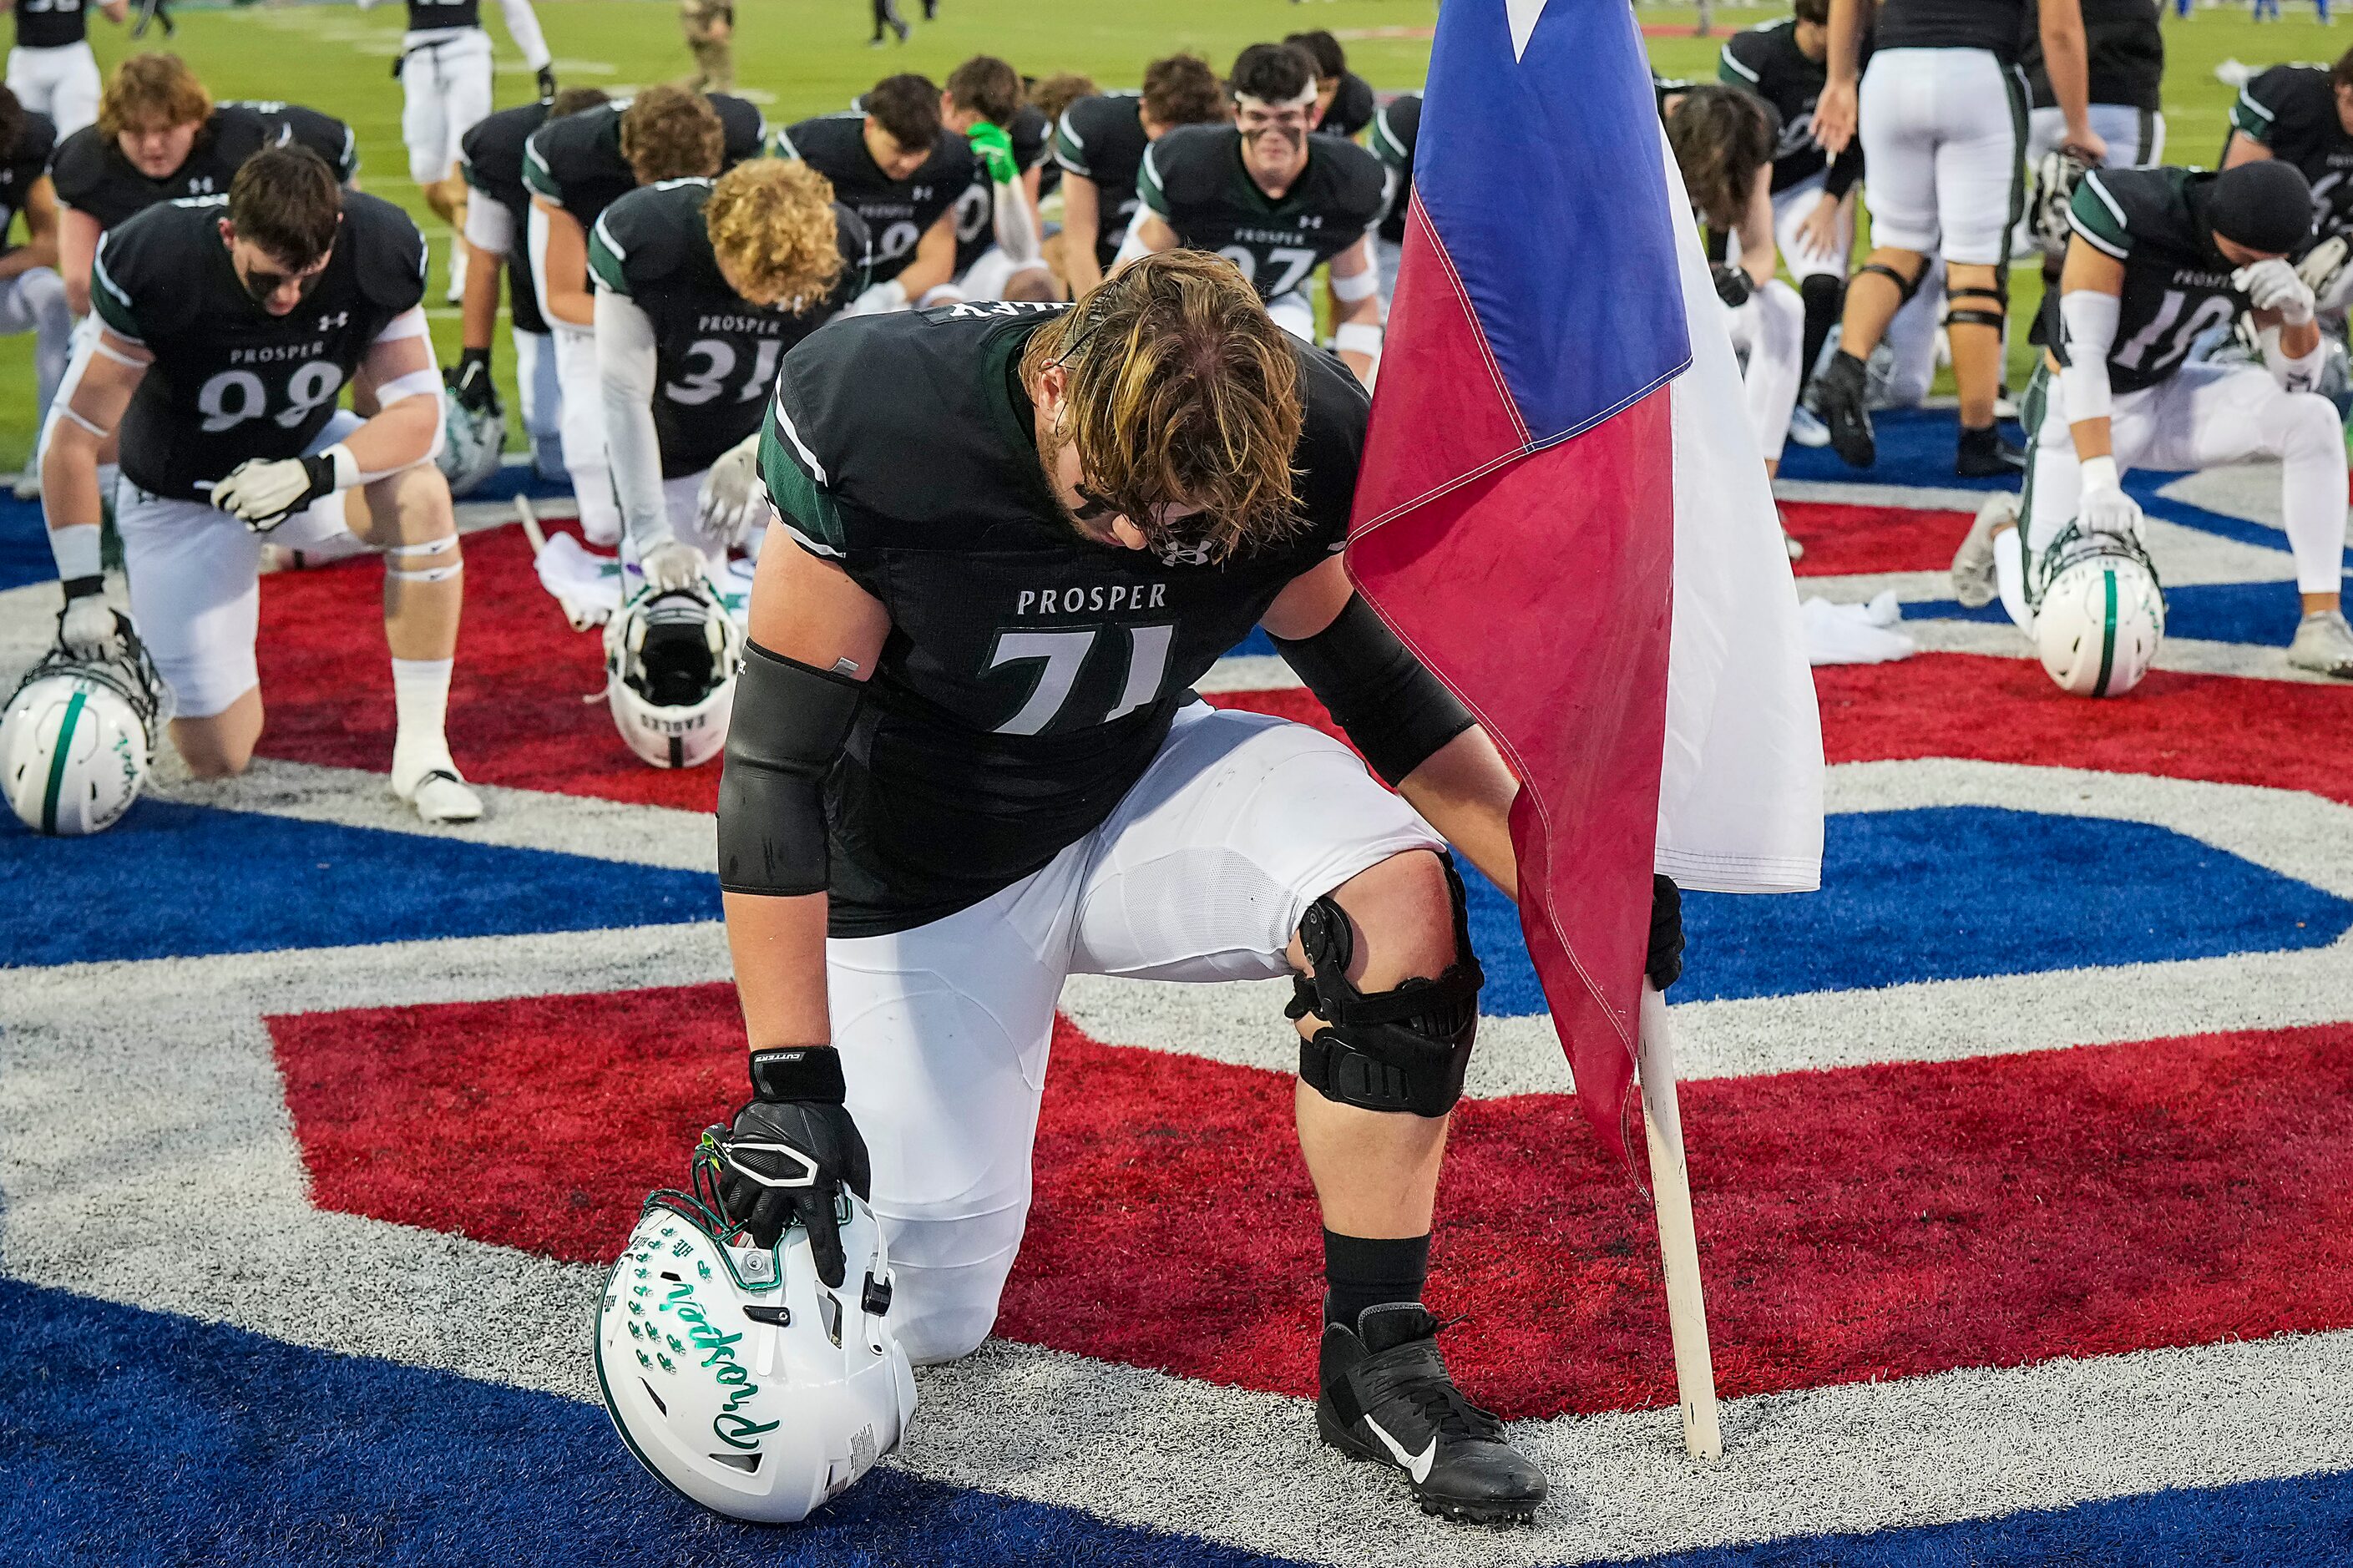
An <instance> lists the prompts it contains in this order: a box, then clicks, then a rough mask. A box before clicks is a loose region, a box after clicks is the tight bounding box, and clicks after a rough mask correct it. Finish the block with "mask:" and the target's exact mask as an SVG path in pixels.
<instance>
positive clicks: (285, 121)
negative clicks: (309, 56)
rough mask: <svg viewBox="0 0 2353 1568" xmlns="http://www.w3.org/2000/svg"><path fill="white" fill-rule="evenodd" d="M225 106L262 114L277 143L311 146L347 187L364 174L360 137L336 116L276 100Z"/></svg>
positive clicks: (246, 100)
mask: <svg viewBox="0 0 2353 1568" xmlns="http://www.w3.org/2000/svg"><path fill="white" fill-rule="evenodd" d="M222 107H223V108H225V109H248V110H252V111H253V112H254V113H256V114H259V116H261V121H262V123H263V124H264V125H267V126H268V127H269V129H270V131H271V132H272V137H271V140H272V142H274V143H275V144H278V145H281V146H282V145H284V144H286V143H288V142H291V143H293V144H294V145H296V146H300V147H308V148H309V149H311V152H313V153H317V154H319V156H320V157H322V158H324V159H325V160H326V161H327V167H329V168H330V169H332V170H333V171H334V172H335V178H336V180H337V181H338V182H339V183H341V184H346V185H348V184H351V183H352V176H353V175H354V174H358V173H359V172H360V142H359V136H358V134H357V133H356V132H353V130H352V128H351V127H350V126H349V125H346V124H344V123H343V121H340V120H338V119H336V118H335V117H334V116H333V115H332V114H322V113H320V112H319V111H318V110H315V109H305V108H304V107H302V105H301V104H299V103H288V102H285V101H284V100H280V99H274V98H248V99H239V100H236V101H234V102H230V103H227V104H224V105H222Z"/></svg>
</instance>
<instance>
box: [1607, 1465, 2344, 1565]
mask: <svg viewBox="0 0 2353 1568" xmlns="http://www.w3.org/2000/svg"><path fill="white" fill-rule="evenodd" d="M2348 1562H2353V1472H2344V1471H2339V1472H2337V1473H2335V1474H2324V1475H2315V1476H2297V1477H2295V1478H2293V1479H2288V1480H2280V1481H2246V1482H2242V1483H2241V1484H2240V1485H2237V1486H2230V1487H2214V1488H2211V1489H2198V1490H2180V1491H2162V1492H2150V1493H2147V1494H2145V1495H2143V1496H2139V1497H2126V1498H2114V1499H2110V1500H2106V1501H2104V1502H2087V1503H2079V1504H2077V1505H2076V1506H2075V1507H2073V1508H2063V1509H2051V1510H2044V1511H2042V1512H2037V1513H2014V1514H2009V1515H2005V1516H2003V1517H2002V1518H2000V1519H1972V1520H1964V1521H1961V1522H1959V1523H1957V1524H1938V1525H1929V1526H1925V1527H1922V1528H1919V1529H1914V1530H1889V1531H1880V1532H1879V1533H1877V1534H1874V1535H1832V1536H1819V1535H1818V1536H1800V1537H1799V1538H1797V1539H1795V1540H1789V1541H1772V1542H1763V1543H1761V1544H1758V1545H1755V1546H1730V1547H1717V1548H1715V1549H1714V1550H1711V1551H1706V1552H1678V1553H1676V1554H1675V1555H1674V1556H1672V1557H1646V1558H1643V1559H1641V1561H1640V1563H1639V1568H2050V1565H2051V1564H2054V1563H2083V1564H2086V1565H2089V1564H2094V1563H2096V1564H2097V1565H2098V1568H2182V1565H2183V1564H2189V1563H2196V1564H2200V1565H2201V1568H2208V1565H2216V1564H2222V1563H2242V1564H2245V1565H2246V1568H2339V1565H2341V1564H2343V1563H2348ZM1625 1568H1637V1565H1636V1564H1635V1563H1632V1562H1631V1561H1629V1562H1628V1563H1626V1565H1625Z"/></svg>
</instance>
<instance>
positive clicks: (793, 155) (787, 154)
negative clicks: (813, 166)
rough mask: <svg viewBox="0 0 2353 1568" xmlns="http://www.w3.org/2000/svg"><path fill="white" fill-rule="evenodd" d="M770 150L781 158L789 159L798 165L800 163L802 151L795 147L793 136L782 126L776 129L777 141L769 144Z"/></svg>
mask: <svg viewBox="0 0 2353 1568" xmlns="http://www.w3.org/2000/svg"><path fill="white" fill-rule="evenodd" d="M768 150H769V151H770V152H771V153H775V154H776V156H777V157H779V158H789V159H791V160H792V161H793V162H794V163H799V162H800V157H801V150H800V149H799V148H797V147H796V146H794V145H793V139H792V137H791V135H790V134H788V133H787V132H786V130H785V128H784V127H783V126H781V125H780V126H778V127H776V141H775V142H772V143H770V144H769V148H768Z"/></svg>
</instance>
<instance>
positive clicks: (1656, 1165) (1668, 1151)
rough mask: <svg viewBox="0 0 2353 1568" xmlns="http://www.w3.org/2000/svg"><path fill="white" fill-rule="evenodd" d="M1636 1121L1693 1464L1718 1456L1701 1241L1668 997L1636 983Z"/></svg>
mask: <svg viewBox="0 0 2353 1568" xmlns="http://www.w3.org/2000/svg"><path fill="white" fill-rule="evenodd" d="M1635 1062H1636V1066H1637V1068H1638V1069H1639V1071H1640V1074H1641V1084H1642V1122H1643V1125H1644V1127H1645V1128H1646V1129H1647V1130H1648V1132H1649V1136H1650V1143H1651V1196H1652V1198H1653V1199H1654V1200H1655V1201H1656V1203H1657V1204H1658V1209H1659V1255H1660V1257H1661V1258H1662V1260H1663V1261H1664V1263H1665V1266H1666V1276H1667V1326H1668V1329H1669V1331H1671V1332H1672V1335H1673V1338H1674V1346H1675V1386H1676V1389H1677V1391H1678V1393H1680V1394H1681V1395H1682V1398H1683V1447H1684V1448H1685V1449H1687V1450H1688V1451H1689V1452H1690V1454H1691V1456H1692V1457H1693V1458H1697V1459H1720V1458H1723V1457H1724V1435H1723V1433H1722V1432H1721V1431H1720V1430H1719V1429H1718V1428H1717V1426H1716V1418H1715V1356H1714V1355H1713V1354H1712V1353H1711V1352H1709V1350H1708V1343H1707V1302H1706V1300H1705V1298H1704V1295H1703V1293H1702V1291H1701V1289H1700V1279H1699V1235H1698V1231H1697V1230H1696V1228H1695V1227H1694V1224H1693V1221H1692V1200H1691V1173H1690V1171H1689V1169H1688V1168H1687V1167H1686V1166H1685V1164H1684V1163H1683V1113H1682V1111H1681V1110H1680V1109H1678V1107H1677V1105H1676V1101H1675V1038H1674V1031H1673V1028H1672V1026H1671V1025H1670V1024H1669V1023H1668V1021H1667V999H1666V998H1665V997H1664V996H1662V995H1661V994H1659V991H1658V988H1657V987H1656V986H1654V985H1652V984H1650V983H1649V982H1648V981H1645V982H1643V984H1642V1012H1641V1045H1640V1047H1638V1049H1637V1051H1636V1057H1635Z"/></svg>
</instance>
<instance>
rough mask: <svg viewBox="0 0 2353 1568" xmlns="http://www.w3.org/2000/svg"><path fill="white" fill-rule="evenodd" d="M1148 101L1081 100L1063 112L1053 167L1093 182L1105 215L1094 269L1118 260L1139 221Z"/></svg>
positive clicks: (1129, 96)
mask: <svg viewBox="0 0 2353 1568" xmlns="http://www.w3.org/2000/svg"><path fill="white" fill-rule="evenodd" d="M1143 109H1144V100H1143V99H1142V98H1140V97H1138V96H1137V95H1136V94H1134V93H1132V92H1106V93H1103V94H1100V95H1098V96H1096V97H1093V98H1082V99H1080V100H1077V101H1076V102H1074V103H1072V104H1071V107H1070V108H1068V109H1066V110H1062V122H1061V123H1060V125H1058V126H1056V127H1055V128H1054V162H1055V163H1059V164H1060V165H1061V166H1062V167H1063V168H1064V169H1066V170H1068V171H1069V172H1070V173H1071V174H1076V175H1078V176H1079V177H1080V178H1081V179H1084V180H1092V181H1093V182H1094V187H1095V191H1096V205H1097V206H1098V208H1099V210H1100V212H1101V214H1102V216H1101V220H1100V222H1101V226H1100V227H1098V228H1097V229H1096V230H1095V265H1096V266H1098V267H1101V268H1103V269H1104V270H1105V271H1109V270H1110V269H1111V264H1112V262H1113V259H1115V258H1117V257H1118V255H1119V245H1120V241H1121V240H1123V239H1124V238H1126V237H1127V226H1128V225H1129V224H1130V223H1133V222H1134V220H1135V206H1136V203H1137V202H1138V201H1139V200H1140V199H1141V198H1140V197H1138V196H1137V195H1136V194H1135V177H1136V174H1137V173H1138V172H1139V171H1141V170H1142V169H1143V167H1144V153H1145V148H1147V147H1150V146H1151V145H1152V142H1151V139H1150V138H1148V137H1146V136H1145V134H1144V119H1143Z"/></svg>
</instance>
